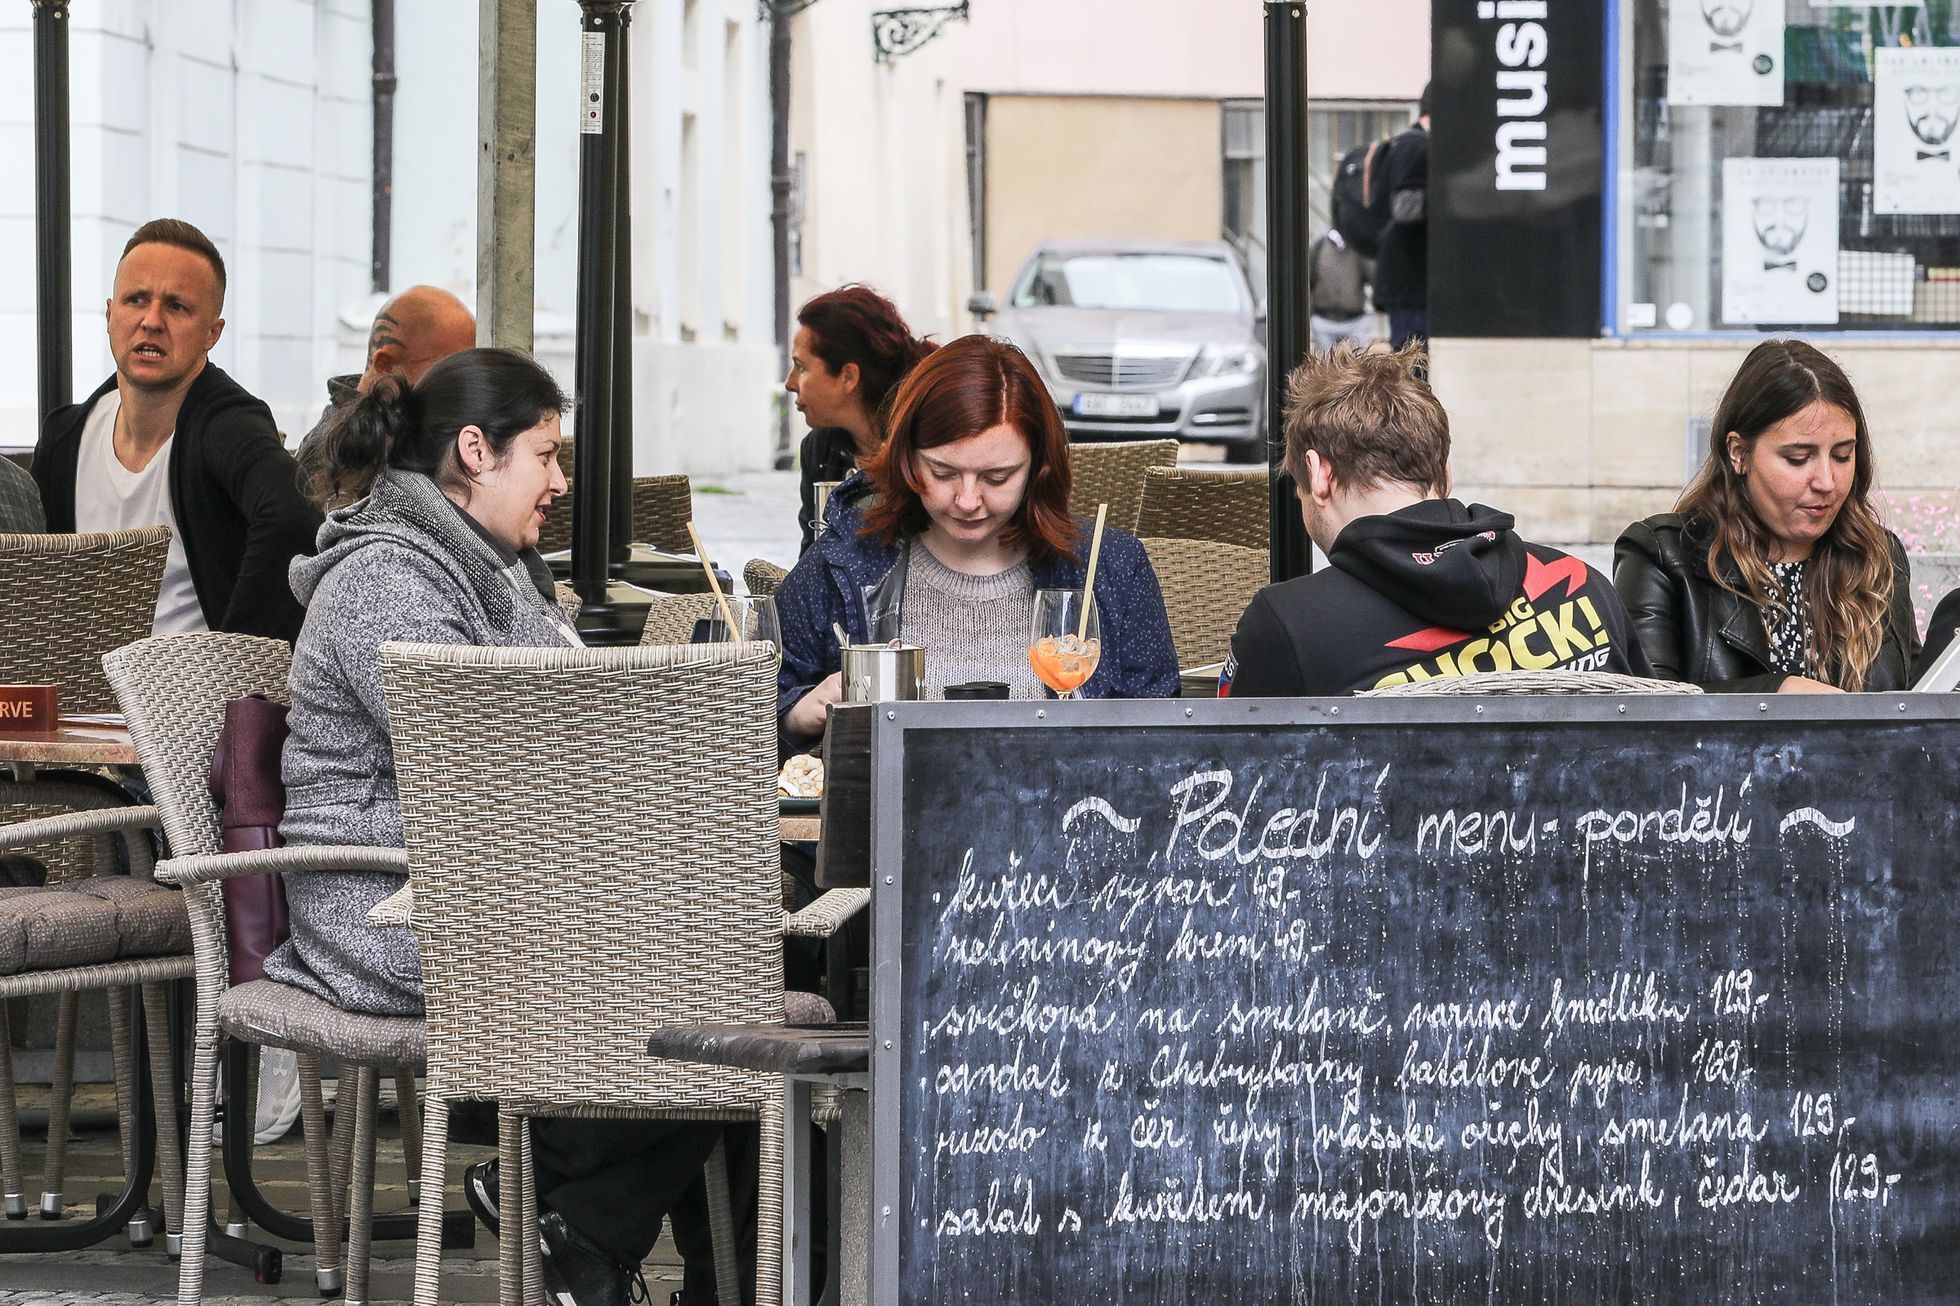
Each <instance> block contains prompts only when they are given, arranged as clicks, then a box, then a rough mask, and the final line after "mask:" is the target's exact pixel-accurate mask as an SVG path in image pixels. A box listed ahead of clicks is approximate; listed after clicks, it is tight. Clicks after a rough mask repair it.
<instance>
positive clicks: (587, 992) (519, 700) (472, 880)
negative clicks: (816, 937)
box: [381, 644, 783, 1115]
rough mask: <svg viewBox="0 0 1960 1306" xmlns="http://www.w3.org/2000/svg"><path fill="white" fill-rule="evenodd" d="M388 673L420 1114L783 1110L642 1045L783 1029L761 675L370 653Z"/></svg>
mask: <svg viewBox="0 0 1960 1306" xmlns="http://www.w3.org/2000/svg"><path fill="white" fill-rule="evenodd" d="M381 669H382V684H383V686H384V688H385V689H386V691H387V695H388V715H389V720H390V723H391V729H392V733H393V736H394V744H395V761H396V766H397V769H398V779H399V785H400V792H401V802H402V823H403V828H404V830H405V832H406V836H407V844H408V856H409V864H410V867H411V870H410V878H411V881H412V883H413V884H414V886H415V910H414V923H415V930H416V933H417V934H418V935H419V936H420V938H421V943H422V975H423V987H424V994H425V1002H426V1006H427V1012H428V1067H429V1077H430V1087H431V1092H432V1093H433V1094H434V1095H435V1096H437V1097H441V1098H445V1099H447V1098H454V1097H458V1096H471V1097H488V1098H494V1099H497V1100H498V1101H499V1102H500V1103H501V1105H502V1106H503V1108H504V1109H505V1110H517V1111H524V1110H527V1109H529V1110H544V1109H557V1110H563V1109H565V1108H568V1107H579V1106H584V1107H594V1108H601V1109H606V1108H611V1109H621V1110H631V1109H646V1108H649V1107H657V1108H664V1109H682V1110H691V1111H699V1112H701V1113H702V1114H704V1115H719V1114H724V1113H730V1112H746V1111H754V1110H757V1109H759V1108H760V1107H761V1106H762V1105H763V1104H764V1103H765V1101H766V1100H769V1099H771V1098H772V1096H773V1095H774V1094H776V1093H779V1092H780V1085H778V1084H774V1083H772V1081H771V1080H770V1078H769V1077H767V1076H763V1075H757V1074H748V1073H744V1072H738V1071H730V1070H723V1069H717V1068H713V1067H704V1066H689V1065H685V1064H681V1063H677V1062H667V1061H661V1060H657V1059H655V1058H652V1057H649V1056H647V1055H646V1037H647V1033H648V1031H649V1030H651V1029H653V1028H654V1027H655V1026H658V1025H673V1024H685V1023H688V1022H692V1021H780V1020H781V1019H782V1010H783V1005H782V1004H783V998H782V994H783V970H782V928H783V927H782V904H781V900H780V897H779V881H780V876H781V867H780V863H779V852H778V846H777V845H778V839H779V831H778V825H777V810H776V720H775V717H776V660H775V657H774V655H773V652H771V651H770V650H769V649H768V648H767V646H764V645H755V644H732V645H729V644H724V645H697V646H668V647H660V648H631V649H494V648H455V647H439V646H434V645H400V644H385V645H383V646H382V650H381ZM541 758H549V759H550V760H551V764H550V765H549V766H540V765H539V759H541ZM458 794H474V795H479V796H480V802H478V803H476V804H474V805H473V806H472V808H471V809H470V810H467V811H465V810H462V809H460V808H459V806H458V803H457V801H456V796H457V795H458Z"/></svg>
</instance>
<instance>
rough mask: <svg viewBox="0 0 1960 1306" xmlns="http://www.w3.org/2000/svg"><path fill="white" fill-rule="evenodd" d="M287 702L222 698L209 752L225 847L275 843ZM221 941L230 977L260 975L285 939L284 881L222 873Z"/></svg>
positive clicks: (282, 797)
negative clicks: (220, 725)
mask: <svg viewBox="0 0 1960 1306" xmlns="http://www.w3.org/2000/svg"><path fill="white" fill-rule="evenodd" d="M286 733H287V731H286V706H285V704H283V703H275V702H273V701H272V700H271V699H269V698H267V697H265V696H264V695H263V694H253V695H252V696H251V697H249V698H235V699H233V700H232V701H231V702H230V703H227V704H226V705H225V728H224V729H223V730H222V731H221V732H220V733H219V735H218V749H217V751H216V752H215V753H213V754H212V756H211V797H212V798H213V799H215V800H216V801H217V804H218V826H219V828H220V830H221V831H222V833H223V839H224V850H225V851H226V852H228V853H236V852H251V851H254V850H257V849H261V848H277V847H279V846H280V839H279V820H280V818H281V817H283V816H284V815H285V814H286V784H285V781H284V780H283V779H282V778H281V776H280V773H279V755H280V753H281V752H282V751H284V749H285V746H286ZM223 888H224V894H225V944H226V948H227V950H228V951H229V953H230V960H231V982H232V983H233V984H247V983H250V982H251V981H252V980H256V979H263V978H265V959H266V958H267V957H268V956H270V955H272V951H273V949H275V948H277V947H278V946H279V945H280V944H282V943H284V942H285V941H286V936H287V935H288V934H289V933H291V930H290V928H289V926H288V924H287V920H286V886H285V883H284V882H283V881H282V880H281V879H280V878H279V877H278V876H277V875H247V876H243V877H241V878H239V879H236V880H226V881H224V884H223Z"/></svg>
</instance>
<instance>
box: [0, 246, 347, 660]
mask: <svg viewBox="0 0 1960 1306" xmlns="http://www.w3.org/2000/svg"><path fill="white" fill-rule="evenodd" d="M224 296H225V265H224V260H223V259H222V258H221V257H220V256H219V254H218V250H217V247H216V246H214V245H213V244H212V243H211V241H210V239H209V238H207V237H206V236H205V235H204V233H203V232H201V231H199V230H198V229H197V228H196V227H193V226H192V225H191V224H190V223H188V222H182V221H179V220H178V219H175V218H159V219H157V220H156V221H154V222H149V223H146V224H144V225H143V226H142V227H140V228H138V229H137V231H136V234H135V235H133V236H131V237H130V238H129V243H128V244H127V245H125V246H124V247H123V254H122V260H121V262H119V263H118V264H117V265H116V281H115V292H114V295H113V296H112V297H111V299H110V300H109V304H108V312H107V317H108V325H109V351H110V353H111V355H112V356H113V357H114V358H115V361H116V372H115V375H114V376H112V377H110V378H109V379H108V380H107V381H104V382H103V383H102V385H101V386H99V387H98V388H97V389H96V391H95V393H94V394H92V395H90V396H89V397H88V398H87V399H85V400H83V401H82V402H81V403H79V404H70V405H68V406H67V407H64V408H57V409H56V410H55V411H54V412H52V413H50V414H48V418H47V421H46V422H45V423H44V424H43V426H42V428H41V440H40V444H39V445H38V446H37V447H36V449H35V451H34V480H35V482H36V483H37V484H38V485H39V486H40V488H41V501H42V505H43V506H44V507H45V509H46V510H47V519H48V529H49V530H51V531H104V530H132V529H135V528H137V527H141V526H155V525H164V526H168V527H170V531H171V540H170V553H169V557H168V559H167V560H166V561H165V563H164V570H163V585H162V588H161V592H160V593H159V594H158V597H157V607H156V615H155V619H154V622H153V625H152V629H153V631H154V632H155V633H157V634H170V633H174V632H179V631H198V630H223V631H233V632H236V633H239V634H248V635H270V636H273V637H275V638H278V639H284V640H288V641H290V640H292V639H293V637H294V636H296V635H297V634H298V633H299V626H300V619H301V617H302V615H303V614H302V610H301V608H300V606H299V602H298V601H297V600H296V599H294V598H293V594H292V590H291V588H290V587H289V586H288V585H287V583H286V564H287V563H289V562H291V561H292V559H293V557H294V555H295V554H299V553H308V552H311V551H312V548H313V535H314V532H315V531H316V530H317V529H318V528H319V525H320V514H319V512H318V511H317V510H316V509H315V508H314V507H313V506H312V505H311V504H309V503H308V502H307V501H306V499H305V497H304V496H303V495H302V494H301V493H300V490H299V481H298V475H297V469H296V468H295V467H294V464H293V459H292V456H291V455H289V454H288V453H287V452H286V451H285V449H284V448H282V447H281V446H280V442H279V432H278V430H277V428H275V427H274V425H273V421H272V411H271V409H269V408H267V407H266V406H265V404H263V403H262V402H260V401H259V400H258V399H255V398H253V397H252V396H251V395H250V394H248V393H246V391H245V390H244V388H243V387H242V386H240V385H239V384H238V383H237V382H236V381H233V380H232V379H231V378H230V377H229V376H226V375H225V373H224V372H223V371H221V370H220V369H219V368H217V367H215V366H213V365H212V363H211V362H210V352H211V348H212V346H214V345H216V344H217V343H218V337H219V336H220V335H221V334H223V332H224V328H225V323H224V318H223V317H222V316H221V313H222V312H223V309H224Z"/></svg>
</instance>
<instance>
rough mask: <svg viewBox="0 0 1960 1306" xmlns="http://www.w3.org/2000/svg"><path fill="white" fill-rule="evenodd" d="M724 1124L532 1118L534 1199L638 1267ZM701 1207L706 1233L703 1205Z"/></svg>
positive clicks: (696, 1182) (695, 1179)
mask: <svg viewBox="0 0 1960 1306" xmlns="http://www.w3.org/2000/svg"><path fill="white" fill-rule="evenodd" d="M726 1128H727V1126H726V1125H724V1124H722V1123H720V1122H719V1121H713V1120H699V1121H697V1120H575V1119H551V1118H533V1119H532V1121H531V1156H532V1159H533V1160H534V1161H535V1162H536V1167H537V1183H538V1201H539V1202H540V1203H541V1204H543V1205H545V1206H549V1207H550V1208H551V1209H552V1210H554V1211H556V1212H558V1213H559V1214H560V1215H562V1216H564V1217H565V1223H567V1224H569V1225H571V1226H572V1228H574V1229H576V1230H578V1231H579V1232H580V1233H581V1234H584V1235H585V1237H586V1238H588V1239H589V1240H591V1242H592V1243H593V1244H595V1245H596V1246H597V1247H599V1249H600V1250H602V1251H604V1252H605V1253H606V1254H607V1255H608V1256H611V1257H612V1258H613V1259H614V1260H616V1261H618V1262H620V1263H621V1264H622V1265H638V1264H639V1263H640V1262H641V1261H643V1260H645V1259H646V1257H647V1253H648V1252H651V1251H652V1250H653V1244H654V1243H655V1242H657V1241H658V1240H659V1238H660V1222H661V1220H663V1219H665V1218H666V1217H667V1215H668V1213H669V1212H671V1211H674V1210H675V1208H676V1207H677V1206H678V1205H679V1204H680V1203H681V1201H682V1198H683V1196H684V1195H686V1194H687V1192H688V1190H689V1188H690V1187H693V1188H699V1187H700V1186H701V1183H700V1180H701V1166H702V1164H703V1163H704V1162H705V1161H706V1160H707V1159H708V1153H710V1152H712V1151H714V1149H715V1143H716V1142H718V1141H719V1140H720V1138H721V1136H722V1133H723V1131H724V1130H725V1129H726ZM751 1164H753V1162H751ZM751 1189H753V1185H751ZM751 1202H753V1198H751ZM702 1210H703V1217H702V1219H703V1224H702V1228H703V1229H704V1230H705V1228H706V1223H705V1221H706V1216H705V1211H706V1206H705V1203H704V1204H703V1207H702ZM751 1228H753V1221H751ZM676 1233H677V1235H678V1228H677V1230H676ZM748 1245H749V1247H750V1248H751V1249H753V1248H754V1246H755V1242H754V1235H753V1233H751V1234H750V1240H749V1244H748ZM754 1260H755V1256H754V1252H753V1250H751V1251H750V1254H749V1261H750V1262H751V1263H753V1262H754Z"/></svg>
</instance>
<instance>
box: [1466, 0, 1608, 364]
mask: <svg viewBox="0 0 1960 1306" xmlns="http://www.w3.org/2000/svg"><path fill="white" fill-rule="evenodd" d="M1606 9H1607V6H1606V4H1605V3H1604V0H1433V8H1432V15H1433V24H1434V25H1433V31H1432V40H1433V46H1432V55H1431V60H1432V75H1433V80H1432V82H1431V89H1430V97H1431V106H1432V114H1431V124H1430V138H1431V139H1430V159H1429V168H1430V176H1429V318H1430V333H1431V334H1432V335H1436V336H1469V337H1490V336H1594V335H1597V334H1599V330H1600V319H1601V294H1600V291H1601V259H1600V231H1601V221H1602V214H1603V208H1602V193H1603V190H1604V186H1605V166H1606V165H1605V157H1606V155H1605V135H1604V128H1603V120H1604V113H1603V105H1604V103H1605V97H1604V86H1603V82H1604V71H1605V54H1604V42H1605V11H1606Z"/></svg>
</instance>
